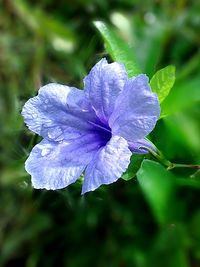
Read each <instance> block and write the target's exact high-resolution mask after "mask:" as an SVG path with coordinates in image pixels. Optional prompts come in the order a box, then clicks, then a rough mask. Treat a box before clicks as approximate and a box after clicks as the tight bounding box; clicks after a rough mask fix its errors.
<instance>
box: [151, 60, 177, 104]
mask: <svg viewBox="0 0 200 267" xmlns="http://www.w3.org/2000/svg"><path fill="white" fill-rule="evenodd" d="M174 82H175V67H174V66H171V65H170V66H167V67H165V68H163V69H161V70H159V71H157V72H156V73H155V74H154V75H153V77H152V78H151V81H150V85H151V88H152V90H153V92H155V93H157V95H158V98H159V101H160V103H162V101H163V100H164V99H165V98H166V97H167V96H168V94H169V92H170V90H171V88H172V87H173V85H174Z"/></svg>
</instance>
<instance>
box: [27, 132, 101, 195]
mask: <svg viewBox="0 0 200 267" xmlns="http://www.w3.org/2000/svg"><path fill="white" fill-rule="evenodd" d="M98 148H99V142H98V139H97V140H96V139H95V136H94V135H88V136H85V137H82V138H79V139H77V140H73V141H72V142H71V143H70V142H61V143H57V142H49V141H47V140H43V141H41V142H40V143H39V144H38V145H36V146H35V147H34V148H33V150H32V151H31V153H30V155H29V157H28V159H27V160H26V163H25V169H26V171H27V172H28V173H29V174H30V175H31V176H32V184H33V186H34V187H35V188H37V189H39V188H46V189H52V190H55V189H60V188H63V187H66V186H67V185H69V184H71V183H73V182H75V181H76V180H77V179H78V178H79V177H80V175H81V173H82V172H83V170H84V169H85V167H86V165H87V164H88V163H89V162H90V161H91V159H92V158H93V156H94V154H95V153H96V152H97V151H98Z"/></svg>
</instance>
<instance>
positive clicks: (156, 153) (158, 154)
mask: <svg viewBox="0 0 200 267" xmlns="http://www.w3.org/2000/svg"><path fill="white" fill-rule="evenodd" d="M148 150H149V152H150V153H151V154H152V155H153V156H154V157H155V158H156V159H157V160H158V161H159V162H160V163H161V164H163V165H164V166H166V167H167V169H168V170H172V169H174V168H193V169H197V170H200V165H198V164H191V165H190V164H179V163H172V162H171V161H169V160H167V159H166V158H165V157H164V155H163V154H162V152H161V151H159V150H158V149H157V148H156V150H157V151H153V150H151V149H149V148H148Z"/></svg>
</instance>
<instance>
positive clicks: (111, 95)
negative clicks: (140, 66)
mask: <svg viewBox="0 0 200 267" xmlns="http://www.w3.org/2000/svg"><path fill="white" fill-rule="evenodd" d="M127 79H128V77H127V73H126V70H125V67H124V65H122V64H120V63H117V62H114V63H111V64H108V63H107V61H106V59H102V60H101V61H99V62H98V63H97V64H96V65H95V66H94V67H93V68H92V70H91V71H90V73H89V75H88V76H86V77H85V79H84V85H85V92H86V94H87V95H88V98H89V100H90V101H91V105H92V106H93V108H94V110H95V112H96V114H97V116H98V117H99V118H100V119H101V120H102V121H104V122H107V121H108V118H109V116H110V115H111V113H112V112H113V109H114V104H115V101H116V99H117V97H118V96H119V94H120V93H121V91H122V90H123V87H124V84H125V82H126V80H127Z"/></svg>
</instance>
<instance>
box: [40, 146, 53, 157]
mask: <svg viewBox="0 0 200 267" xmlns="http://www.w3.org/2000/svg"><path fill="white" fill-rule="evenodd" d="M50 152H51V149H50V148H44V149H42V151H41V156H42V157H44V156H47V155H48V154H49V153H50Z"/></svg>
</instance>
